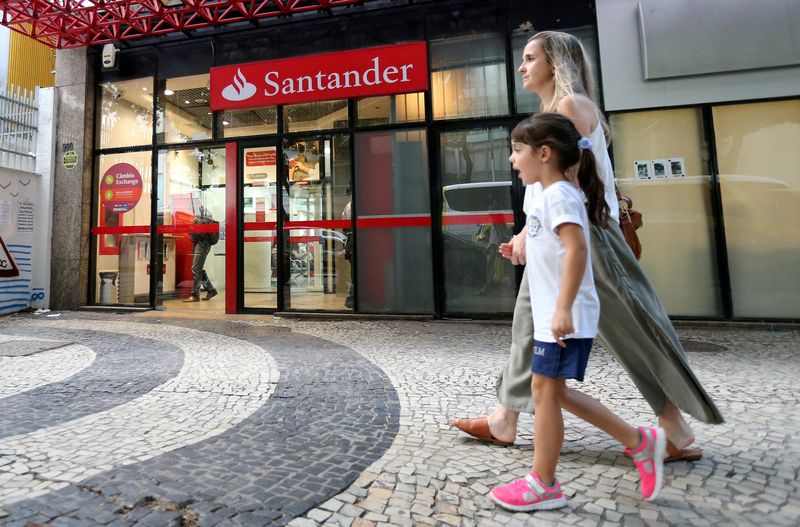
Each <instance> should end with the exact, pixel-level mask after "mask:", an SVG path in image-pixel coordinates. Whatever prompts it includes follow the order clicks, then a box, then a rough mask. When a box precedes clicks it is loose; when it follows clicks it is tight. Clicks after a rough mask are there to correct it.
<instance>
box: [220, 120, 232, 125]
mask: <svg viewBox="0 0 800 527" xmlns="http://www.w3.org/2000/svg"><path fill="white" fill-rule="evenodd" d="M229 124H231V123H230V121H222V125H223V126H228V125H229Z"/></svg>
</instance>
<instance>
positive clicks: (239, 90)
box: [222, 69, 256, 101]
mask: <svg viewBox="0 0 800 527" xmlns="http://www.w3.org/2000/svg"><path fill="white" fill-rule="evenodd" d="M255 94H256V86H255V84H251V83H249V82H247V79H246V78H245V76H244V75H243V74H242V70H241V69H237V70H236V75H234V76H233V84H228V85H227V86H225V88H224V89H223V90H222V98H223V99H227V100H229V101H244V100H246V99H249V98H250V97H252V96H253V95H255Z"/></svg>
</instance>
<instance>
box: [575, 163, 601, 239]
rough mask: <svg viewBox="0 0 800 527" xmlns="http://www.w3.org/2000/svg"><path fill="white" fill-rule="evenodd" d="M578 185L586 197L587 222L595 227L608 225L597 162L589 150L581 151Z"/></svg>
mask: <svg viewBox="0 0 800 527" xmlns="http://www.w3.org/2000/svg"><path fill="white" fill-rule="evenodd" d="M578 183H579V184H580V187H581V189H582V190H583V193H584V195H585V196H586V209H587V214H588V216H589V221H590V222H592V224H594V225H595V226H597V227H601V228H605V226H606V225H607V224H608V203H606V197H605V194H606V189H605V185H603V180H602V179H600V176H599V175H598V173H597V162H596V161H595V158H594V154H593V153H592V151H591V150H590V149H588V148H587V149H581V158H580V161H578Z"/></svg>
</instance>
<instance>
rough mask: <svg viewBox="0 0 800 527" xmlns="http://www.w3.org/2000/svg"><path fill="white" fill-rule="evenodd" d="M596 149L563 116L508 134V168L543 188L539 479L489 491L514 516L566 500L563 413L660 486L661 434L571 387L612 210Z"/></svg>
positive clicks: (535, 264)
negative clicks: (600, 238)
mask: <svg viewBox="0 0 800 527" xmlns="http://www.w3.org/2000/svg"><path fill="white" fill-rule="evenodd" d="M591 147H592V145H591V141H590V140H589V139H588V138H586V137H581V135H580V134H579V133H578V130H577V129H576V128H575V125H574V124H573V123H572V121H571V120H570V119H569V118H567V117H565V116H563V115H560V114H556V113H541V114H537V115H535V116H533V117H529V118H528V119H525V120H524V121H522V122H521V123H519V124H518V125H517V126H516V127H515V128H514V130H513V132H512V133H511V150H512V152H511V157H510V158H509V161H511V164H512V166H513V167H514V169H515V170H517V171H518V172H519V177H520V179H522V181H523V183H525V185H536V186H537V187H538V188H537V189H536V190H535V191H534V196H535V197H534V199H533V200H532V202H530V204H529V206H528V207H527V208H526V210H525V214H526V215H527V218H528V219H527V241H526V259H527V270H526V272H527V273H528V283H529V285H530V295H531V299H532V304H531V310H532V314H533V326H534V328H535V329H534V336H533V338H534V351H533V360H532V365H531V371H532V372H533V380H532V383H531V389H532V394H533V401H534V406H535V414H536V421H535V425H534V428H535V434H534V453H533V472H531V473H530V474H529V475H527V476H525V477H524V478H521V479H519V480H517V481H514V482H512V483H510V484H508V485H501V486H499V487H495V488H494V489H492V491H491V496H492V499H494V501H495V502H497V503H498V504H500V505H501V506H503V507H505V508H507V509H510V510H513V511H533V510H544V509H555V508H559V507H563V506H565V505H566V503H567V501H566V499H565V498H564V494H563V493H562V492H561V488H560V486H559V484H558V481H557V480H556V478H555V469H556V464H557V463H558V456H559V453H560V452H561V445H562V443H563V442H564V420H563V416H562V414H561V409H562V408H563V409H566V410H567V411H569V412H571V413H573V414H575V415H576V416H578V417H580V418H582V419H584V420H585V421H588V422H591V423H592V424H595V425H596V426H598V427H599V428H601V429H602V430H604V431H606V432H607V433H609V434H610V435H611V436H613V437H615V438H616V439H618V440H619V441H620V442H621V443H623V444H624V445H625V447H626V449H625V452H626V453H627V454H629V455H630V456H631V457H632V458H633V460H634V462H635V464H636V468H637V469H638V470H639V474H640V477H641V485H640V486H641V491H642V494H643V495H644V497H645V498H646V499H648V500H652V499H654V498H655V497H656V496H657V495H658V491H659V489H660V488H661V480H662V474H663V460H664V451H665V448H666V436H665V434H664V430H662V429H661V428H659V427H654V428H640V429H639V430H637V429H635V428H633V427H632V426H630V425H628V424H627V423H625V422H624V421H622V419H620V418H619V417H617V416H616V415H615V414H614V413H612V412H611V411H610V410H608V409H607V408H606V407H605V406H603V405H602V404H601V403H600V402H599V401H597V400H595V399H593V398H592V397H590V396H588V395H586V394H583V393H581V392H579V391H577V390H574V389H571V388H567V386H566V382H565V381H566V379H575V380H578V381H583V377H584V372H585V370H586V364H587V362H588V360H589V352H590V350H591V347H592V340H593V338H594V337H595V335H596V334H597V323H598V320H599V318H600V303H599V301H598V299H597V292H596V291H595V287H594V279H593V276H592V268H591V266H590V265H588V262H589V259H590V256H591V255H590V245H589V223H590V222H591V223H592V224H593V225H595V226H598V227H601V228H602V227H605V225H606V222H607V220H608V216H609V210H608V205H607V203H606V200H605V198H604V192H605V187H604V185H603V181H602V179H600V177H599V175H598V173H597V166H596V163H595V158H594V155H593V154H592V151H591ZM575 166H577V173H575V172H574V170H573V169H572V167H575ZM571 177H572V178H574V180H571ZM573 183H574V184H573ZM576 185H580V188H581V189H583V193H581V191H580V190H579V189H578V188H577V187H576ZM584 202H585V204H584Z"/></svg>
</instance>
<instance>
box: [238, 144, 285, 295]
mask: <svg viewBox="0 0 800 527" xmlns="http://www.w3.org/2000/svg"><path fill="white" fill-rule="evenodd" d="M277 151H278V149H277V147H275V146H269V145H264V146H255V147H251V148H245V149H244V150H243V155H244V163H243V167H244V169H243V174H242V177H243V181H242V184H243V187H242V212H241V213H242V219H243V224H244V239H243V241H244V248H243V255H244V265H243V268H244V277H243V279H242V283H243V284H244V307H252V308H259V309H276V308H277V307H278V244H277V230H276V225H277V223H276V222H277V221H278V218H277V211H278V191H277V188H278V186H277V181H278V180H277V176H278V170H277V167H278V163H277Z"/></svg>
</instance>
